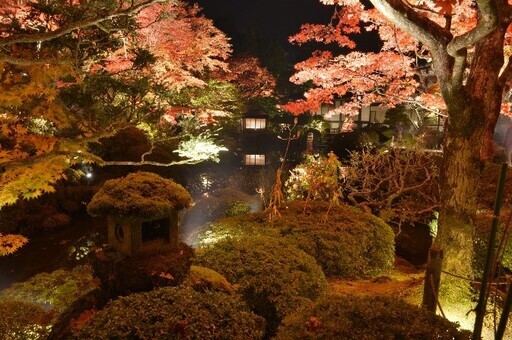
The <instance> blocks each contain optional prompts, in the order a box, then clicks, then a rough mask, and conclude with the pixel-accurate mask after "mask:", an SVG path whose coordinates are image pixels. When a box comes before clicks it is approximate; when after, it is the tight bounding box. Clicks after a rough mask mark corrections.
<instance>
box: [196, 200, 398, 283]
mask: <svg viewBox="0 0 512 340" xmlns="http://www.w3.org/2000/svg"><path fill="white" fill-rule="evenodd" d="M305 205H306V206H305ZM261 233H264V234H267V235H271V236H276V237H277V236H280V237H285V238H288V239H291V240H293V242H295V243H296V245H297V246H298V247H299V248H300V249H302V250H304V251H305V252H306V253H308V254H309V255H311V256H313V257H314V258H315V259H316V260H317V262H318V263H319V264H320V266H321V267H322V269H323V271H324V273H325V274H326V275H328V276H329V275H334V276H340V277H346V278H365V277H371V276H376V275H378V274H380V273H382V272H383V271H385V270H387V269H389V268H391V267H392V266H393V263H394V254H395V249H394V233H393V230H392V229H391V227H390V226H389V225H388V224H386V223H385V222H384V221H382V220H381V219H380V218H378V217H375V216H373V215H371V214H368V213H366V212H363V211H362V210H360V209H358V208H355V207H351V206H347V205H332V206H331V205H329V203H327V202H322V201H310V202H308V203H307V204H306V203H305V202H303V201H293V202H288V203H287V204H286V206H284V207H282V208H281V209H280V216H277V217H276V218H274V220H273V221H272V223H271V222H269V220H268V217H267V215H266V214H265V213H264V212H261V213H255V214H248V215H242V216H237V217H232V218H227V219H222V220H219V221H217V222H215V223H211V224H210V225H208V226H207V227H206V228H205V229H204V230H203V231H202V232H201V235H200V239H202V242H203V243H206V242H215V241H217V240H219V239H223V238H225V237H228V236H230V237H242V236H244V235H253V234H261Z"/></svg>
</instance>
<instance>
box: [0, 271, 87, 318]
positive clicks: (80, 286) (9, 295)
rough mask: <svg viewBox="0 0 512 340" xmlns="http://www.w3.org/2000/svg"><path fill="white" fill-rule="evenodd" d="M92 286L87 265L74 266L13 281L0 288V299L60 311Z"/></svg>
mask: <svg viewBox="0 0 512 340" xmlns="http://www.w3.org/2000/svg"><path fill="white" fill-rule="evenodd" d="M96 287H97V284H96V282H95V280H94V279H93V277H92V273H91V268H90V266H78V267H75V268H73V269H72V270H64V269H59V270H56V271H54V272H51V273H40V274H37V275H35V276H33V277H32V278H30V279H28V280H27V281H25V282H20V283H14V284H12V285H11V286H10V287H9V288H6V289H4V290H2V291H0V301H3V300H14V301H20V302H30V303H34V304H40V305H43V306H45V307H46V308H51V309H53V310H55V311H57V312H62V311H64V310H65V309H66V308H68V307H69V306H70V305H71V304H72V303H73V302H74V301H75V300H77V299H78V298H79V297H81V296H83V295H85V294H87V293H88V292H90V291H91V290H93V289H94V288H96Z"/></svg>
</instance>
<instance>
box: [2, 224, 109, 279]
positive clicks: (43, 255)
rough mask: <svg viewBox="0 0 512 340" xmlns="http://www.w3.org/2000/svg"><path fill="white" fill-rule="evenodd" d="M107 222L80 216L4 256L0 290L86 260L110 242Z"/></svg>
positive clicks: (41, 234)
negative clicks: (92, 252) (14, 283)
mask: <svg viewBox="0 0 512 340" xmlns="http://www.w3.org/2000/svg"><path fill="white" fill-rule="evenodd" d="M106 231H107V229H106V219H105V218H93V217H89V216H86V215H85V216H80V217H77V218H74V219H73V220H72V222H71V224H70V225H68V226H65V227H62V228H59V229H57V230H51V231H45V232H42V233H40V234H39V235H36V236H33V237H31V238H30V239H29V242H28V243H27V244H26V245H25V246H24V247H23V248H21V249H20V250H19V251H17V252H16V253H14V254H12V255H8V256H4V257H0V289H4V288H7V287H8V286H10V285H11V284H12V283H13V282H19V281H25V280H27V279H28V278H30V277H32V276H34V275H35V274H37V273H41V272H51V271H54V270H57V269H59V268H70V267H74V266H76V265H78V264H80V263H83V262H84V261H86V257H87V255H88V254H90V252H91V249H92V246H93V245H94V244H99V245H101V244H102V243H104V242H105V241H106Z"/></svg>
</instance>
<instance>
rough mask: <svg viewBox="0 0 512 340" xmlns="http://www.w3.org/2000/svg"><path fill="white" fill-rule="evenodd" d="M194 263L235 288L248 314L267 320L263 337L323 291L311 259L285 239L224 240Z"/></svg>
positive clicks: (322, 281)
mask: <svg viewBox="0 0 512 340" xmlns="http://www.w3.org/2000/svg"><path fill="white" fill-rule="evenodd" d="M195 263H197V264H198V265H200V266H204V267H207V268H211V269H213V270H215V271H217V272H219V273H220V274H221V275H223V276H224V277H225V278H226V279H227V280H228V281H229V282H230V283H232V284H235V285H238V287H239V288H238V290H237V292H238V293H240V294H241V295H242V296H243V297H244V299H245V301H246V302H247V304H248V305H249V307H250V308H251V310H252V311H253V312H255V313H256V314H258V315H261V316H263V317H264V318H265V319H266V320H267V336H271V335H272V334H273V333H274V332H275V330H276V328H277V325H278V324H279V322H280V321H281V319H282V318H283V317H284V316H285V315H287V314H289V313H290V312H292V311H293V310H295V309H296V308H297V307H299V306H300V305H301V304H303V303H305V302H309V301H311V300H314V299H316V298H317V297H318V296H319V294H320V293H321V292H322V291H323V290H324V289H325V287H326V280H325V276H324V273H323V272H322V270H321V268H320V267H319V266H318V264H317V263H316V262H315V259H313V258H312V257H311V256H309V255H307V254H306V253H304V252H303V251H301V250H299V249H298V248H297V247H296V246H295V245H294V244H293V243H291V242H290V241H288V240H285V239H277V238H272V237H266V236H254V237H247V238H240V239H233V238H226V239H224V240H222V241H220V242H218V243H216V244H214V245H212V246H211V247H207V248H205V249H202V250H201V251H200V252H198V254H197V257H196V259H195Z"/></svg>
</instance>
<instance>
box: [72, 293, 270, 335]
mask: <svg viewBox="0 0 512 340" xmlns="http://www.w3.org/2000/svg"><path fill="white" fill-rule="evenodd" d="M263 329H264V320H263V319H262V318H261V317H259V316H257V315H255V314H253V313H251V312H250V311H249V309H248V308H247V306H246V305H245V304H244V303H243V302H242V301H241V300H240V299H239V298H237V297H235V296H232V295H226V294H223V293H219V292H208V291H207V292H202V293H199V292H196V291H194V290H192V289H186V288H176V287H166V288H160V289H157V290H154V291H151V292H148V293H139V294H133V295H130V296H127V297H123V298H120V299H118V300H114V301H112V302H110V303H109V304H108V305H107V306H106V307H105V308H104V309H103V310H102V311H100V312H99V313H97V314H96V315H95V316H94V317H93V318H92V320H91V321H90V323H89V324H87V325H86V326H85V327H84V328H83V329H82V330H81V331H80V332H78V333H77V334H75V338H76V339H240V340H242V339H243V340H246V339H261V338H262V336H263Z"/></svg>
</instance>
